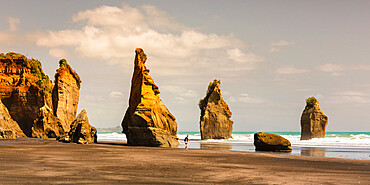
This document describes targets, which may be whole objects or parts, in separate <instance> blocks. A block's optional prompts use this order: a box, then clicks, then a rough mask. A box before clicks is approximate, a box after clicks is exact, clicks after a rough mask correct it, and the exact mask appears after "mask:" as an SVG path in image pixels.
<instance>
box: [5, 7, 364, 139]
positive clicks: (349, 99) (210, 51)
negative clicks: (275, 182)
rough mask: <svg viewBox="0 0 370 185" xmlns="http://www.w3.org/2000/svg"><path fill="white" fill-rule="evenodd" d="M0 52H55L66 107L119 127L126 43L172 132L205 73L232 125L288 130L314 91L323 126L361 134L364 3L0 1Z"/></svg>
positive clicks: (190, 115) (188, 125)
mask: <svg viewBox="0 0 370 185" xmlns="http://www.w3.org/2000/svg"><path fill="white" fill-rule="evenodd" d="M0 3H1V6H0V43H1V44H0V52H2V53H7V52H17V53H21V54H24V55H26V56H27V57H30V58H36V59H39V60H40V61H41V62H42V65H43V69H44V72H45V73H46V74H48V75H49V77H51V79H53V77H54V74H55V70H56V69H57V68H58V61H59V59H61V58H65V59H67V61H68V63H69V64H70V65H71V66H72V67H73V68H74V69H75V71H76V72H77V73H78V74H79V75H80V77H81V80H82V87H81V90H80V102H79V107H78V111H81V110H82V109H86V110H87V112H88V117H89V121H90V123H91V124H92V125H93V126H95V127H97V128H108V127H116V126H120V125H121V122H122V119H123V116H124V114H125V111H126V109H127V107H128V100H129V94H130V84H131V77H132V72H133V61H134V57H135V48H143V50H144V52H145V53H146V54H147V57H148V59H147V63H146V65H147V67H148V68H149V69H150V73H149V74H150V75H151V76H152V78H153V79H154V82H155V83H156V84H157V85H158V86H159V90H160V92H161V94H160V97H161V99H162V101H163V103H164V104H165V105H166V106H167V108H168V109H169V110H170V112H171V113H172V114H173V115H174V116H175V117H176V120H177V124H178V131H199V117H200V110H199V108H198V101H199V99H201V98H203V97H204V96H205V93H206V90H207V86H208V84H209V82H211V81H213V79H220V80H221V92H222V95H223V98H224V100H225V101H226V103H227V104H228V105H229V107H230V109H231V111H232V113H233V115H232V118H231V119H232V120H233V121H234V131H256V132H257V131H300V117H301V114H302V111H303V109H304V107H305V99H306V98H308V97H310V96H315V97H316V98H317V99H318V100H319V102H320V107H321V110H323V112H324V113H325V114H326V115H327V116H328V118H329V124H328V126H327V131H328V132H330V131H332V132H333V131H368V132H369V131H370V81H369V79H370V52H369V50H370V36H369V35H370V11H369V10H370V1H365V0H364V1H357V0H355V1H342V0H335V1H334V0H327V1H316V0H312V1H280V0H275V1H264V0H259V1H248V0H243V1H242V0H240V1H236V0H229V1H217V0H204V1H177V0H168V1H162V0H158V1H109V0H107V1H98V0H85V1H83V0H80V1H65V0H62V1H61V0H54V1H47V0H43V1H41V0H34V1H28V0H14V1H7V0H0Z"/></svg>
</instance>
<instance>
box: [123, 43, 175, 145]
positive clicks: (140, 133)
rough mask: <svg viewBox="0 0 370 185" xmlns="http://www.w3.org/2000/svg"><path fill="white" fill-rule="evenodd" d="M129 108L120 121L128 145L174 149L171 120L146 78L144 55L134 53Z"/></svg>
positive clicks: (142, 53)
mask: <svg viewBox="0 0 370 185" xmlns="http://www.w3.org/2000/svg"><path fill="white" fill-rule="evenodd" d="M135 52H136V56H135V61H134V64H135V67H134V73H133V75H132V81H131V92H130V100H129V107H128V109H127V111H126V114H125V116H124V119H123V121H122V127H123V132H124V133H125V134H126V137H127V143H128V144H129V145H144V146H161V147H174V146H177V145H178V144H179V143H178V141H177V123H176V121H175V117H174V116H173V115H172V114H171V113H170V112H169V110H168V109H167V107H166V106H165V105H164V104H163V103H162V101H161V99H160V98H159V90H158V86H157V85H156V84H155V83H154V81H153V79H152V77H151V76H149V69H147V68H146V66H145V62H146V59H147V57H146V55H145V54H144V51H143V50H142V49H140V48H137V49H136V51H135Z"/></svg>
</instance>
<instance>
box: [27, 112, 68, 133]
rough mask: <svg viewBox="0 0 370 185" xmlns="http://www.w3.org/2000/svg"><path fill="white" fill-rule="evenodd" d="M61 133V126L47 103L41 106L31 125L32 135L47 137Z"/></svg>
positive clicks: (62, 131) (62, 130)
mask: <svg viewBox="0 0 370 185" xmlns="http://www.w3.org/2000/svg"><path fill="white" fill-rule="evenodd" d="M63 135H64V129H63V126H62V124H61V122H60V120H59V119H58V118H57V117H56V116H54V114H53V110H52V109H51V108H49V106H47V105H45V106H43V107H41V108H40V111H39V113H38V115H37V117H36V119H35V121H34V124H33V127H32V137H36V138H43V139H48V138H57V137H61V136H63Z"/></svg>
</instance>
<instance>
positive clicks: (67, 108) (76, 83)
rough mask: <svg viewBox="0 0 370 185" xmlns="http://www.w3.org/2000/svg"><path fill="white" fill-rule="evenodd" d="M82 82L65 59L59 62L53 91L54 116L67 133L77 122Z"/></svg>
mask: <svg viewBox="0 0 370 185" xmlns="http://www.w3.org/2000/svg"><path fill="white" fill-rule="evenodd" d="M80 84H81V80H80V77H79V76H78V74H77V73H76V72H75V71H74V70H73V69H72V68H71V67H70V66H69V65H68V63H67V61H66V60H65V59H61V60H60V61H59V69H58V70H57V72H56V74H55V85H54V89H53V108H54V115H55V116H57V117H58V118H59V119H60V121H61V123H62V125H63V128H64V130H65V131H66V132H68V131H69V129H70V125H71V123H72V122H73V120H75V118H76V114H77V105H78V100H79V92H80V91H79V90H80Z"/></svg>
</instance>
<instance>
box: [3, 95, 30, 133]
mask: <svg viewBox="0 0 370 185" xmlns="http://www.w3.org/2000/svg"><path fill="white" fill-rule="evenodd" d="M0 128H1V129H2V130H12V131H13V133H14V135H15V136H16V137H26V135H24V133H23V131H22V129H21V128H20V127H19V125H18V123H17V122H15V121H14V120H13V119H12V118H11V116H10V114H9V112H8V109H7V108H6V107H5V105H4V104H3V103H2V102H1V100H0ZM5 135H6V133H5Z"/></svg>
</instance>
